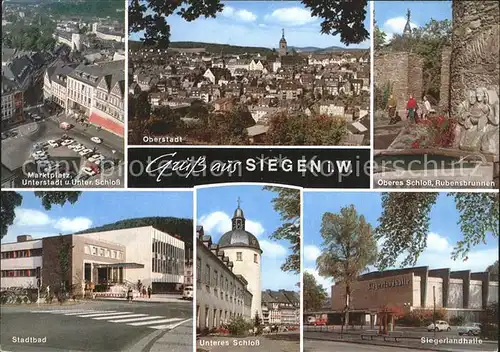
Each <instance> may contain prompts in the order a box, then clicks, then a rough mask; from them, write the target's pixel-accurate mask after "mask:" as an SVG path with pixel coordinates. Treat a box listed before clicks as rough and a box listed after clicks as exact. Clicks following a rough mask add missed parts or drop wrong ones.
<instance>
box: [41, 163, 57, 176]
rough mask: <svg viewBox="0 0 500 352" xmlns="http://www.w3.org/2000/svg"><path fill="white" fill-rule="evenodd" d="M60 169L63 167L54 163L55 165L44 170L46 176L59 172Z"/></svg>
mask: <svg viewBox="0 0 500 352" xmlns="http://www.w3.org/2000/svg"><path fill="white" fill-rule="evenodd" d="M60 167H61V165H60V164H59V163H54V164H51V165H50V166H47V167H46V168H45V169H43V172H45V173H46V174H50V173H53V172H56V171H59V169H60Z"/></svg>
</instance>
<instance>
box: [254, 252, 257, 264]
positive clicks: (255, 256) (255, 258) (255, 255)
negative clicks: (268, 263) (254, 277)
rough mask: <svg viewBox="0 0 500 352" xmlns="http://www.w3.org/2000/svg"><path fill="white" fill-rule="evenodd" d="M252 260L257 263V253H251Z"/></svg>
mask: <svg viewBox="0 0 500 352" xmlns="http://www.w3.org/2000/svg"><path fill="white" fill-rule="evenodd" d="M253 262H254V263H258V261H257V254H254V255H253Z"/></svg>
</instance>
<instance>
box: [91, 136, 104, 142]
mask: <svg viewBox="0 0 500 352" xmlns="http://www.w3.org/2000/svg"><path fill="white" fill-rule="evenodd" d="M90 140H91V141H92V142H94V143H97V144H101V143H102V139H101V138H99V137H92V138H90Z"/></svg>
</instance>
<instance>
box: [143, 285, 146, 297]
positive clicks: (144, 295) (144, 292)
mask: <svg viewBox="0 0 500 352" xmlns="http://www.w3.org/2000/svg"><path fill="white" fill-rule="evenodd" d="M142 297H146V287H143V288H142Z"/></svg>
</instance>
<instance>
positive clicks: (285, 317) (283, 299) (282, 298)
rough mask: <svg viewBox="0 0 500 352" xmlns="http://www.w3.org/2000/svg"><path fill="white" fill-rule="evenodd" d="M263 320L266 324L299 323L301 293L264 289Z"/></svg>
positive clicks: (287, 324) (288, 324)
mask: <svg viewBox="0 0 500 352" xmlns="http://www.w3.org/2000/svg"><path fill="white" fill-rule="evenodd" d="M262 321H263V323H264V324H265V325H268V324H269V325H286V326H290V325H299V324H300V295H299V294H298V293H297V292H293V291H288V290H279V291H272V290H266V291H263V292H262Z"/></svg>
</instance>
